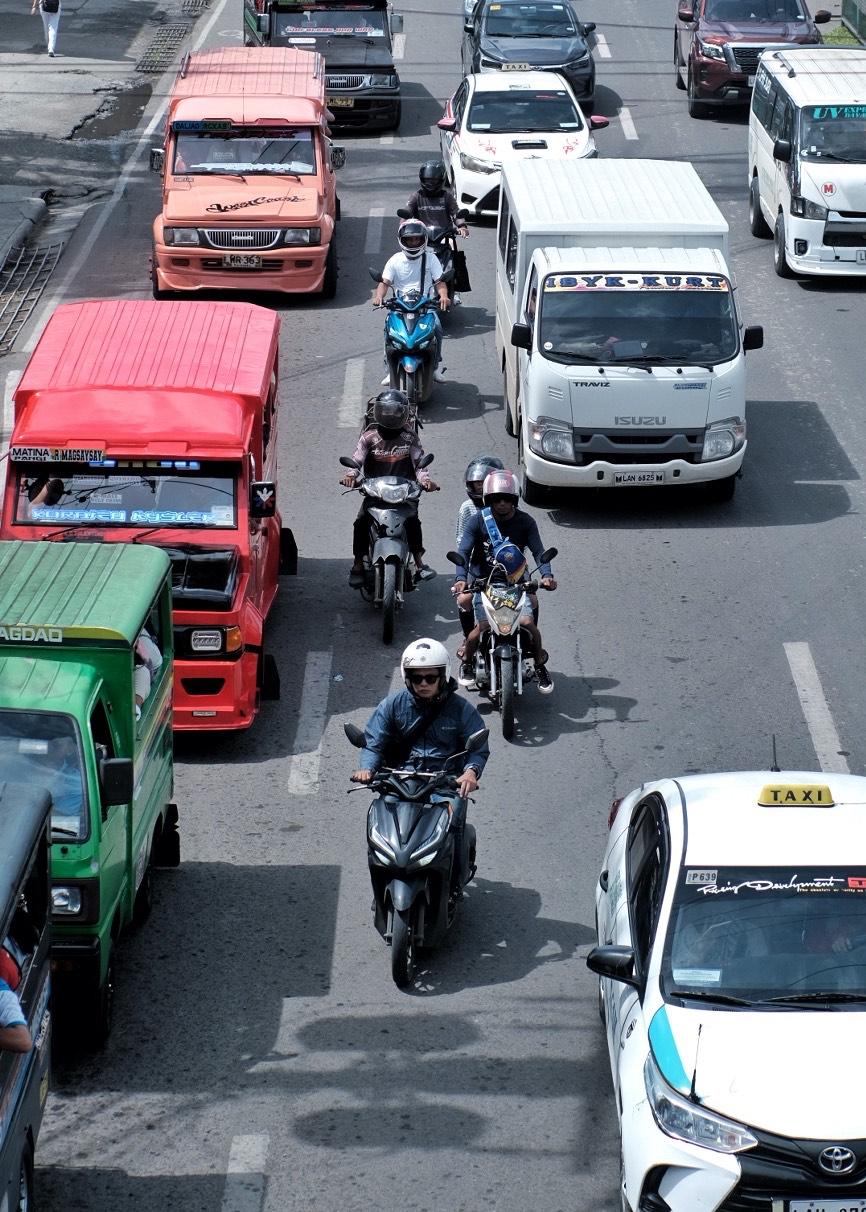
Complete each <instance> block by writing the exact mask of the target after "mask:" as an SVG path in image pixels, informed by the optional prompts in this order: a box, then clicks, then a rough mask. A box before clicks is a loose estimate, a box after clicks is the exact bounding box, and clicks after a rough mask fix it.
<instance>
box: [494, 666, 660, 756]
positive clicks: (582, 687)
mask: <svg viewBox="0 0 866 1212" xmlns="http://www.w3.org/2000/svg"><path fill="white" fill-rule="evenodd" d="M548 668H549V670H550V675H551V677H552V679H553V683H554V688H553V694H552V695H542V694H541V693H540V692H539V690H538V687H537V686H536V685H535V683H534V682H533V683H530V684H529V686H527V688H526V690H525V691H524V694H523V697H522V698H520V699H519V700H518V702H517V707H516V711H515V715H516V717H517V719H516V724H515V729H514V737H513V738H512V741H511V743H512V745H516V746H518V747H520V746H522V747H523V748H526V749H542V748H544V747H545V746H546V745H552V744H554V743H555V742H556V741H557V740H559V738H560V737H562V736H568V735H579V734H580V733H583V732H595V731H596V729H598V728H600V727H602V726H603V725H605V724H644V723H647V721H646V720H644V719H641V718H638V717H635V716H633V715H632V712H633V711H634V710H635V708H636V707H637V705H638V701H637V699H634V698H631V697H629V696H628V695H621V694H613V693H611V692H612V691H613V689H614V687H616V686H618V685H619V682H618V681H617V680H616V679H615V678H607V677H596V678H592V677H578V676H574V675H569V674H564V673H560V672H559V671H558V670H557V668H556V653H555V652H554V653H552V655H551V658H550V661H549V663H548ZM485 722H487V723H488V725H489V727H490V728H491V729H492V730H495V728H496V726H497V725H496V717H495V716H494V719H493V721H492V722H491V721H485Z"/></svg>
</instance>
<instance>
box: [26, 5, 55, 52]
mask: <svg viewBox="0 0 866 1212" xmlns="http://www.w3.org/2000/svg"><path fill="white" fill-rule="evenodd" d="M37 8H38V9H39V13H40V15H41V17H42V28H43V30H44V31H45V42H46V45H47V46H48V53H49V55H50V56H51V57H52V59H53V58H54V49H55V47H56V46H57V30H58V29H59V27H60V0H33V4H32V5H31V7H30V12H31V13H35V12H36V10H37Z"/></svg>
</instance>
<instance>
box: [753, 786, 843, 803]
mask: <svg viewBox="0 0 866 1212" xmlns="http://www.w3.org/2000/svg"><path fill="white" fill-rule="evenodd" d="M835 802H836V801H835V800H834V799H833V792H832V791H831V790H830V788H829V787H828V786H826V784H820V783H767V784H766V786H764V787H762V788H761V794H760V795H759V796H758V804H759V805H760V807H762V808H832V807H833V805H834V804H835Z"/></svg>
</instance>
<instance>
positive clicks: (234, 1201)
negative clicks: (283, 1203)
mask: <svg viewBox="0 0 866 1212" xmlns="http://www.w3.org/2000/svg"><path fill="white" fill-rule="evenodd" d="M268 1144H269V1137H268V1135H267V1133H266V1132H261V1133H257V1134H255V1135H252V1134H250V1135H248V1136H236V1137H234V1139H233V1140H232V1146H231V1149H230V1151H229V1164H228V1173H227V1174H226V1185H225V1188H224V1190H223V1201H222V1204H221V1205H220V1212H262V1208H263V1207H264V1203H265V1175H266V1173H267V1161H268Z"/></svg>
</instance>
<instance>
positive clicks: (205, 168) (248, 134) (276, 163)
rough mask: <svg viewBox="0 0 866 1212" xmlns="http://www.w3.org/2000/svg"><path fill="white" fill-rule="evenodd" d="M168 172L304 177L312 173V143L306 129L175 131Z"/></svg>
mask: <svg viewBox="0 0 866 1212" xmlns="http://www.w3.org/2000/svg"><path fill="white" fill-rule="evenodd" d="M172 171H173V172H175V173H192V174H193V175H195V174H198V173H219V174H220V175H221V176H222V175H225V174H226V173H230V174H231V173H237V174H238V176H243V175H245V174H246V175H250V174H252V173H263V174H268V173H270V174H273V175H275V176H279V174H280V173H292V174H294V175H295V176H298V177H308V176H312V175H313V174H315V172H316V142H315V139H314V138H313V131H312V129H311V128H309V127H307V128H304V127H292V128H290V127H287V126H279V127H273V128H271V127H268V128H264V127H261V126H234V127H232V129H231V130H229V131H219V132H216V131H209V130H178V129H177V127H175V145H174V162H173V164H172Z"/></svg>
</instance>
